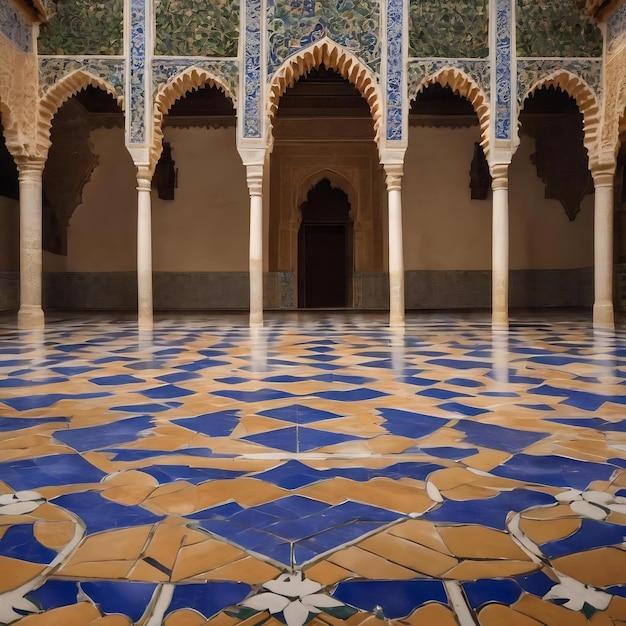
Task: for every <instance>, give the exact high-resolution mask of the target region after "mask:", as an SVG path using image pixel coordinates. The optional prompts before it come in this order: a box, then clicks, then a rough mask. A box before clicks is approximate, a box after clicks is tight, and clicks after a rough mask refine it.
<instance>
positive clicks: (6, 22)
mask: <svg viewBox="0 0 626 626" xmlns="http://www.w3.org/2000/svg"><path fill="white" fill-rule="evenodd" d="M0 35H4V37H6V38H7V39H8V40H9V41H12V42H13V43H14V44H15V45H16V46H17V47H18V48H19V49H20V50H21V51H22V52H30V51H31V50H32V49H33V28H32V26H31V25H30V24H27V23H26V21H25V20H24V18H23V17H22V13H21V12H20V11H19V10H18V9H17V7H16V6H14V5H13V3H11V2H9V1H8V0H4V2H1V3H0Z"/></svg>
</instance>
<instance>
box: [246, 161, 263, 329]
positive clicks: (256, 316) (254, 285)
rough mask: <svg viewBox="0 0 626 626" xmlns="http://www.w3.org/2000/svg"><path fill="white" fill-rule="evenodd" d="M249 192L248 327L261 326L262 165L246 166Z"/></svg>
mask: <svg viewBox="0 0 626 626" xmlns="http://www.w3.org/2000/svg"><path fill="white" fill-rule="evenodd" d="M246 171H247V175H248V190H249V192H250V326H251V327H260V326H263V165H248V166H246Z"/></svg>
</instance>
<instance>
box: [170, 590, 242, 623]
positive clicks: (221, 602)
mask: <svg viewBox="0 0 626 626" xmlns="http://www.w3.org/2000/svg"><path fill="white" fill-rule="evenodd" d="M249 593H250V586H249V585H246V584H244V583H233V582H206V583H201V584H191V585H176V586H175V587H174V595H173V596H172V601H171V602H170V605H169V607H168V610H167V613H166V616H167V615H169V614H170V613H172V612H173V611H178V610H179V609H192V610H194V611H197V612H198V613H200V614H201V615H202V616H203V617H204V618H205V619H209V618H210V617H211V616H213V615H215V614H216V613H219V612H220V611H222V610H223V609H225V608H226V607H228V606H232V605H235V604H238V603H239V602H241V601H242V600H244V599H245V598H246V596H248V594H249Z"/></svg>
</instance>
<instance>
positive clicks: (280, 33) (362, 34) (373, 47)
mask: <svg viewBox="0 0 626 626" xmlns="http://www.w3.org/2000/svg"><path fill="white" fill-rule="evenodd" d="M267 27H268V31H269V71H270V72H272V71H274V70H276V68H277V67H278V66H279V65H280V64H281V63H282V62H283V61H284V60H285V59H287V58H288V57H290V56H291V55H293V54H295V53H296V52H298V50H300V49H302V48H305V47H306V46H308V45H309V44H311V43H313V42H315V41H317V40H318V39H322V37H328V38H329V39H332V40H333V41H334V42H336V43H338V44H339V45H340V46H343V47H344V48H346V49H347V50H350V51H351V52H353V53H354V54H355V55H356V56H358V57H359V58H361V59H362V60H363V61H364V62H365V63H366V64H367V65H368V66H369V67H370V68H371V69H372V70H373V71H374V72H376V73H378V72H379V71H380V55H381V43H380V6H379V3H378V2H375V1H374V0H327V1H325V2H317V3H316V2H314V0H278V1H277V2H276V1H274V0H270V1H269V2H268V25H267Z"/></svg>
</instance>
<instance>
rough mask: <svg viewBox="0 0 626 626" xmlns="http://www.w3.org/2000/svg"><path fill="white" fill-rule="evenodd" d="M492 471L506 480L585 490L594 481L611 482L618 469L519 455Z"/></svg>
mask: <svg viewBox="0 0 626 626" xmlns="http://www.w3.org/2000/svg"><path fill="white" fill-rule="evenodd" d="M491 471H492V473H493V474H496V475H498V476H503V477H504V478H513V479H515V480H521V481H525V482H530V483H538V484H543V485H552V486H553V487H572V488H574V489H586V488H587V487H588V486H589V484H590V483H591V482H593V481H595V480H608V479H609V478H610V477H611V475H612V474H613V472H614V471H615V468H614V467H613V466H612V465H608V464H603V463H592V462H590V461H578V460H576V459H569V458H567V457H564V456H555V455H553V456H533V455H530V454H516V455H515V456H513V457H512V458H510V459H509V460H508V461H506V462H505V463H503V464H502V465H500V466H498V467H496V468H494V469H493V470H491Z"/></svg>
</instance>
